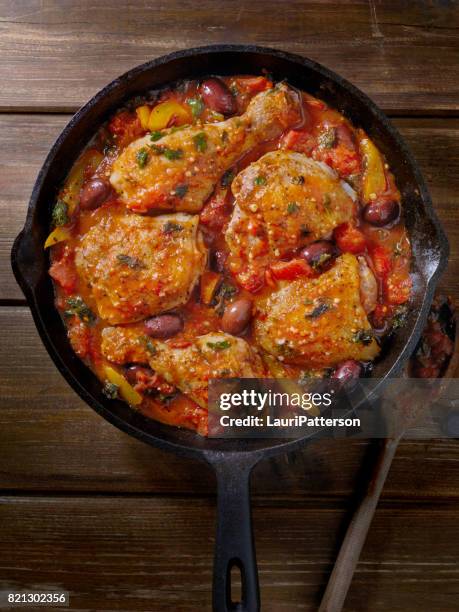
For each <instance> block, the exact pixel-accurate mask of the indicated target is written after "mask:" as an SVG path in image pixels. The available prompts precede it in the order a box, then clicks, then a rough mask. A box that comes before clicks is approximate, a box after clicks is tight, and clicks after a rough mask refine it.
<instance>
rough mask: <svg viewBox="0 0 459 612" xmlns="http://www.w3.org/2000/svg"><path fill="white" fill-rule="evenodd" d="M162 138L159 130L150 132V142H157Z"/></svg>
mask: <svg viewBox="0 0 459 612" xmlns="http://www.w3.org/2000/svg"><path fill="white" fill-rule="evenodd" d="M162 137H163V133H162V132H160V131H159V130H156V131H154V132H151V134H150V140H151V142H156V141H157V140H159V139H160V138H162Z"/></svg>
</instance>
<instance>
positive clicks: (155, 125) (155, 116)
mask: <svg viewBox="0 0 459 612" xmlns="http://www.w3.org/2000/svg"><path fill="white" fill-rule="evenodd" d="M172 118H174V119H175V124H176V125H185V124H186V123H190V115H189V113H188V111H187V110H186V109H185V107H184V106H182V105H181V104H179V103H178V102H176V101H175V100H166V101H165V102H161V103H160V104H158V105H157V106H155V107H154V109H153V110H152V111H151V113H150V118H149V119H148V129H149V130H150V131H151V132H153V131H155V130H163V129H164V128H167V126H168V125H169V123H170V122H171V119H172Z"/></svg>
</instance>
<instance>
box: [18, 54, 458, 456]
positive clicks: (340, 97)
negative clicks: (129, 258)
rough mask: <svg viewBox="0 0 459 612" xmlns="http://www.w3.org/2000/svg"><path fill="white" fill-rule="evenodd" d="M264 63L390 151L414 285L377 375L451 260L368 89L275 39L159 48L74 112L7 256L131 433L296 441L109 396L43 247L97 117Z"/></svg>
mask: <svg viewBox="0 0 459 612" xmlns="http://www.w3.org/2000/svg"><path fill="white" fill-rule="evenodd" d="M262 70H266V71H267V72H268V73H270V74H271V75H272V76H273V77H274V79H275V80H282V79H286V80H287V81H288V82H289V83H290V84H291V85H293V86H296V87H298V88H300V89H304V90H306V91H308V92H309V93H311V94H312V95H314V96H317V97H319V98H321V99H323V100H325V101H326V102H328V103H330V105H332V106H334V107H335V108H336V109H337V110H339V111H340V112H342V113H343V114H344V115H345V116H346V117H348V118H349V119H350V120H351V122H352V123H353V124H354V125H356V126H360V127H362V128H363V129H364V130H365V131H366V132H367V133H368V134H369V136H370V137H371V138H372V139H374V141H375V142H376V144H377V146H378V147H379V148H380V149H381V150H382V152H383V153H384V155H385V156H386V159H387V161H388V163H389V165H390V167H391V170H392V172H393V174H394V176H395V178H396V181H397V185H398V187H399V189H400V191H401V193H402V196H403V212H404V216H405V225H406V227H407V230H408V232H409V236H410V239H411V244H412V252H413V261H412V276H413V292H412V297H411V301H410V305H409V306H410V308H409V316H408V321H407V324H406V326H405V327H403V328H402V329H400V330H398V332H397V335H396V337H395V338H393V339H391V340H390V341H389V343H388V346H387V347H386V348H385V350H384V351H383V354H382V357H381V358H380V359H379V360H378V362H377V363H376V364H375V367H374V369H373V376H374V377H375V378H378V379H384V378H387V377H389V376H395V375H397V373H398V372H399V371H400V369H401V367H402V366H403V363H404V362H405V361H406V359H407V358H408V357H409V355H410V354H411V352H412V351H413V349H414V347H415V345H416V342H417V340H418V338H419V336H420V333H421V331H422V328H423V326H424V322H425V319H426V317H427V312H428V308H429V306H430V303H431V301H432V298H433V292H434V289H435V283H436V280H437V278H438V276H439V274H440V273H441V271H442V270H443V268H444V267H445V265H446V261H447V255H448V246H447V240H446V237H445V235H444V233H443V230H442V228H441V226H440V225H439V223H438V220H437V218H436V216H435V213H434V212H433V209H432V203H431V201H430V197H429V194H428V192H427V189H426V187H425V185H424V181H423V179H422V176H421V174H420V172H419V170H418V169H417V166H416V163H415V161H414V160H413V158H412V156H411V154H410V153H409V151H408V150H407V148H406V145H405V144H404V143H403V141H402V139H401V137H400V136H399V134H398V132H397V131H396V130H395V128H394V127H393V126H392V125H391V124H390V122H389V121H388V119H387V118H386V117H385V115H384V114H383V113H382V112H381V111H380V110H379V109H378V108H377V107H376V106H375V104H374V103H373V102H372V101H371V100H369V98H367V97H366V96H365V95H364V94H362V93H361V92H360V91H359V90H357V89H356V88H355V87H353V86H352V85H350V84H349V83H348V82H346V81H345V80H343V79H342V78H341V77H339V76H337V75H335V74H333V73H332V72H330V71H328V70H326V69H325V68H323V67H322V66H320V65H318V64H316V63H314V62H312V61H310V60H307V59H305V58H302V57H299V56H294V55H290V54H286V53H283V52H280V51H275V50H272V49H265V48H259V47H252V46H243V45H218V46H212V47H202V48H198V49H191V50H187V51H183V52H178V53H174V54H172V55H169V56H166V57H163V58H159V59H157V60H154V61H152V62H148V63H146V64H143V65H142V66H139V67H137V68H134V69H132V70H131V71H129V72H127V73H126V74H124V75H123V76H121V77H120V78H118V79H116V80H115V81H113V82H112V83H110V84H109V85H107V87H105V88H104V89H103V90H101V91H100V92H99V93H98V94H97V95H96V96H95V97H94V98H92V100H90V102H88V104H86V106H84V107H83V108H82V109H81V110H80V111H79V112H78V113H77V114H76V115H75V116H74V117H73V119H72V120H71V121H70V123H69V124H68V126H67V127H66V128H65V129H64V131H63V132H62V134H61V135H60V137H59V138H58V140H57V141H56V143H55V145H54V146H53V148H52V150H51V152H50V153H49V155H48V157H47V159H46V161H45V163H44V165H43V168H42V170H41V171H40V174H39V176H38V179H37V182H36V184H35V187H34V189H33V192H32V197H31V200H30V204H29V210H28V215H27V221H26V224H25V227H24V230H23V231H22V232H21V234H20V235H19V236H18V238H17V239H16V242H15V245H14V247H13V251H12V265H13V270H14V272H15V275H16V278H17V280H18V282H19V284H20V286H21V288H22V289H23V291H24V293H25V295H26V298H27V300H28V302H29V305H30V307H31V310H32V314H33V317H34V320H35V323H36V325H37V328H38V331H39V332H40V335H41V337H42V339H43V342H44V344H45V346H46V348H47V349H48V352H49V353H50V355H51V357H52V359H53V360H54V362H55V363H56V365H57V367H58V369H59V370H60V372H61V373H62V374H63V375H64V377H65V378H66V380H67V381H68V382H69V383H70V385H71V386H72V387H73V388H74V389H75V391H76V392H77V393H78V394H79V395H80V396H81V397H82V398H83V399H84V400H85V401H86V402H87V403H88V404H89V405H90V406H92V407H93V408H94V409H95V410H96V411H97V412H99V413H100V414H102V416H104V417H105V418H106V419H108V420H109V421H111V422H112V423H113V424H115V425H116V426H118V427H120V428H121V429H123V430H124V431H126V432H127V433H130V434H131V435H134V436H136V437H138V438H140V439H143V440H144V441H146V442H151V443H153V444H155V445H157V446H162V447H165V448H170V449H171V450H175V451H176V452H179V453H180V452H181V453H184V454H202V452H203V451H204V453H207V452H208V451H210V452H212V451H218V452H220V451H224V452H247V451H251V450H261V449H262V448H265V449H266V452H267V453H268V454H269V453H270V452H274V449H275V448H276V447H277V448H278V449H281V448H282V449H286V447H288V448H293V447H294V446H296V445H298V444H299V441H295V442H288V441H286V440H283V441H279V440H277V441H276V440H240V441H238V440H224V441H220V440H215V439H214V440H208V439H204V438H201V437H200V436H198V435H196V434H194V433H193V432H189V431H185V430H180V429H178V428H173V427H170V426H166V425H162V424H161V423H158V422H156V421H153V420H151V419H148V418H146V417H144V416H142V415H141V414H139V413H137V412H135V411H134V410H132V409H131V408H129V407H128V406H127V405H126V404H124V402H121V401H111V400H107V399H106V398H105V397H104V396H103V395H102V393H101V384H100V382H99V380H98V379H97V378H96V376H95V375H94V374H93V373H92V372H91V371H90V370H89V368H87V367H86V366H85V365H84V364H83V363H82V362H81V361H80V360H79V358H78V357H77V356H76V355H75V354H74V352H73V350H72V349H71V347H70V344H69V342H68V340H67V337H66V331H65V329H64V326H63V324H62V322H61V319H60V316H59V314H58V312H57V310H56V308H55V307H54V294H53V287H52V283H51V279H50V278H49V276H48V273H47V271H48V267H49V259H48V253H47V252H45V251H44V250H43V243H44V241H45V238H46V235H47V233H48V228H49V220H50V211H51V206H52V203H53V201H54V199H55V197H56V193H57V190H58V187H59V186H60V185H61V183H62V182H63V180H64V178H65V177H66V175H67V173H68V171H69V170H70V168H71V166H72V164H73V163H74V161H75V160H76V158H77V157H78V155H79V153H80V152H81V150H82V148H83V147H84V146H85V145H86V144H87V143H88V141H89V140H90V138H91V137H92V135H93V134H94V133H95V131H96V129H97V128H98V127H99V126H100V124H101V123H103V122H104V121H106V120H107V119H108V117H109V116H110V114H111V113H113V112H114V111H115V110H116V109H118V108H119V107H121V106H122V105H123V104H124V103H125V102H126V101H127V100H129V99H131V98H133V97H135V96H140V95H144V94H145V93H146V92H147V91H148V90H151V89H156V88H158V87H161V86H164V85H167V84H170V83H173V82H174V81H176V80H179V79H186V78H199V77H200V76H203V75H208V74H221V75H229V74H241V73H242V74H260V73H261V71H262ZM269 449H271V450H269Z"/></svg>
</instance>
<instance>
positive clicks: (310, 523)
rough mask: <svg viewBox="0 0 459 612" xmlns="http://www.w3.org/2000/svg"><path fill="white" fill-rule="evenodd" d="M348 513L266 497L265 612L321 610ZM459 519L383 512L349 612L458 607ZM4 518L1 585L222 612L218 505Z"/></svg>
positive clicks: (77, 605)
mask: <svg viewBox="0 0 459 612" xmlns="http://www.w3.org/2000/svg"><path fill="white" fill-rule="evenodd" d="M344 517H345V510H344V509H343V508H342V507H340V506H336V505H328V504H327V505H322V506H320V505H315V506H314V507H312V506H311V505H309V504H291V505H290V506H289V507H284V506H279V505H278V504H272V503H271V502H270V501H269V500H264V499H261V500H256V502H255V504H254V524H255V537H256V544H257V557H258V565H259V571H260V582H261V596H262V603H263V610H266V611H268V612H284V611H285V612H286V611H289V612H290V611H292V610H306V611H307V610H311V611H312V610H316V609H317V603H318V600H319V595H320V592H321V590H322V589H323V587H324V584H325V580H326V576H327V574H328V572H329V571H330V568H331V563H332V561H333V557H334V549H335V546H336V542H337V534H338V533H339V531H340V528H341V526H342V523H343V520H344ZM458 518H459V511H458V509H457V506H456V507H454V506H452V505H446V506H430V505H429V506H427V507H423V506H422V505H409V506H405V507H398V506H393V505H387V504H383V505H382V507H380V508H379V509H378V511H377V512H376V516H375V520H374V522H373V525H372V529H371V532H370V534H369V538H368V541H367V543H366V545H365V549H364V551H363V554H362V558H361V561H360V563H359V566H358V568H357V572H356V574H355V578H354V582H353V585H352V587H351V590H350V593H349V596H348V600H347V602H346V607H345V610H347V611H352V612H359V611H363V610H372V612H379V611H384V612H386V610H391V612H399V611H400V612H402V611H403V612H409V611H411V610H417V609H419V604H420V602H421V601H422V609H423V610H441V611H442V612H453V610H457V592H458V588H459V566H458V562H457V547H456V544H457V538H458V537H459V521H458ZM0 520H1V521H2V525H3V528H2V533H1V535H0V586H1V588H14V589H18V588H21V587H26V588H29V589H38V588H46V587H51V586H56V587H58V588H62V589H65V590H68V591H69V592H70V606H71V609H72V610H78V611H79V612H83V611H89V610H129V611H133V610H145V611H150V610H161V611H162V612H163V611H164V612H168V611H171V612H172V611H174V612H175V611H176V610H180V612H188V611H189V612H191V611H192V610H193V611H195V610H210V589H211V564H212V554H213V553H212V547H213V533H214V506H213V501H212V500H197V499H190V498H189V497H187V498H179V499H173V500H171V499H164V498H151V497H128V498H126V497H116V496H110V497H78V496H77V497H57V498H53V497H23V498H22V497H3V498H1V499H0ZM427 525H428V528H426V526H427ZM197 551H199V554H197Z"/></svg>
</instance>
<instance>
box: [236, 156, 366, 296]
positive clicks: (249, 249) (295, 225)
mask: <svg viewBox="0 0 459 612" xmlns="http://www.w3.org/2000/svg"><path fill="white" fill-rule="evenodd" d="M232 191H233V193H234V196H235V198H236V203H235V208H234V211H233V216H232V218H231V221H230V223H229V225H228V228H227V230H226V234H225V239H226V243H227V245H228V247H229V250H230V257H229V260H228V264H229V267H230V269H231V271H232V272H233V274H234V275H235V276H236V278H237V279H238V281H239V282H240V283H241V284H242V285H243V286H245V287H246V288H247V289H249V288H250V287H251V286H256V285H257V281H258V280H259V279H260V278H263V275H264V271H265V269H266V268H267V267H268V266H269V264H270V263H272V262H273V261H275V260H278V259H280V258H283V257H286V256H289V255H291V254H293V253H294V251H296V250H297V249H299V248H301V247H302V246H305V245H306V244H309V243H310V242H314V241H316V240H318V239H320V238H324V237H326V236H327V235H328V234H330V232H331V231H332V230H333V229H334V228H335V227H336V226H338V225H340V224H341V223H344V222H346V221H349V220H350V219H351V218H352V215H353V212H354V208H355V205H354V200H353V195H354V194H353V192H352V190H351V189H350V187H349V186H348V185H344V183H343V182H342V181H340V179H339V177H338V176H337V174H336V173H335V172H334V171H333V170H331V169H330V168H329V167H328V166H326V165H325V164H323V163H321V162H316V161H314V160H312V159H310V158H309V157H306V155H303V154H301V153H295V152H293V151H273V152H271V153H266V155H263V157H261V158H260V159H259V160H258V161H256V162H254V163H252V164H250V166H248V167H247V168H246V169H245V170H243V171H242V172H240V173H239V174H238V176H237V177H236V178H235V179H234V181H233V184H232Z"/></svg>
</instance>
